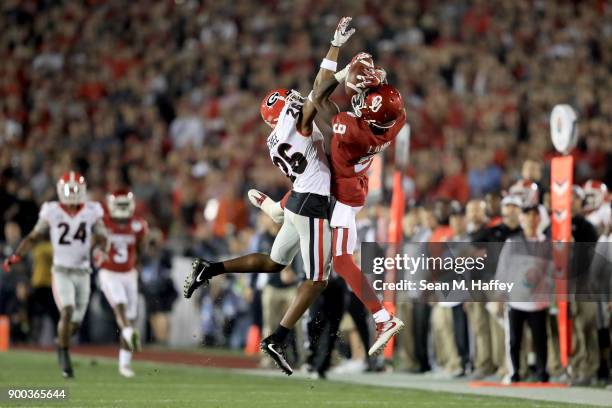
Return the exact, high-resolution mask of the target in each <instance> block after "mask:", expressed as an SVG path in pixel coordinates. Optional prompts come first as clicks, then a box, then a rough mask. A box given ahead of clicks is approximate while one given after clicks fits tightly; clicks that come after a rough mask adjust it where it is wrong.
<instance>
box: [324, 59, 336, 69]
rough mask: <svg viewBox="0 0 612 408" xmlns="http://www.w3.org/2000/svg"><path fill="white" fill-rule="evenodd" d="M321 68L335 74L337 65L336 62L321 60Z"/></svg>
mask: <svg viewBox="0 0 612 408" xmlns="http://www.w3.org/2000/svg"><path fill="white" fill-rule="evenodd" d="M321 68H323V69H327V70H328V71H332V72H336V69H337V68H338V63H337V62H336V61H332V60H329V59H327V58H323V61H321Z"/></svg>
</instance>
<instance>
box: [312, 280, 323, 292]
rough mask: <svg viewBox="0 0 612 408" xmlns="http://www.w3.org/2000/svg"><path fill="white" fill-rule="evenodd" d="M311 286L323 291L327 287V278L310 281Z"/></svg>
mask: <svg viewBox="0 0 612 408" xmlns="http://www.w3.org/2000/svg"><path fill="white" fill-rule="evenodd" d="M312 286H314V287H315V288H316V289H319V290H320V291H323V290H324V289H325V288H326V287H327V280H323V281H312Z"/></svg>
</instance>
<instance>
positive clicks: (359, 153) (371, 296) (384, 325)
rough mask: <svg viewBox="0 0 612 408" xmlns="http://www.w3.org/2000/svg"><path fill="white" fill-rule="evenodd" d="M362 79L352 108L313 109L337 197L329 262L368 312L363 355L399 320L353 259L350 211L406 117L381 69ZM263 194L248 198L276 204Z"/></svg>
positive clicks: (327, 86)
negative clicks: (323, 133)
mask: <svg viewBox="0 0 612 408" xmlns="http://www.w3.org/2000/svg"><path fill="white" fill-rule="evenodd" d="M335 57H337V54H336V55H335ZM371 59H372V57H371V56H370V55H369V54H367V53H359V54H357V55H356V56H355V57H354V58H353V60H352V61H351V63H350V64H349V65H347V67H345V68H344V69H343V70H342V71H340V72H338V73H336V74H334V73H333V72H331V71H328V73H327V74H326V75H324V77H323V79H322V84H321V86H320V87H319V88H317V90H318V91H319V92H321V93H322V94H325V95H330V94H331V92H330V90H333V89H334V88H335V87H336V86H337V85H338V84H340V83H342V82H344V81H345V80H346V79H347V75H348V74H349V72H350V70H351V66H352V65H353V64H357V63H360V62H361V61H362V60H365V61H367V63H366V64H365V65H373V64H372V63H370V62H369V61H371ZM334 61H335V60H334ZM362 79H363V80H362V82H361V84H362V85H363V86H359V87H357V88H355V87H351V89H353V90H357V92H356V93H355V94H354V95H353V96H352V98H351V105H352V112H339V113H337V112H336V113H335V114H334V112H330V110H329V109H325V108H324V107H322V106H321V107H320V109H319V115H320V118H322V120H323V121H324V122H327V123H331V125H332V131H333V136H332V138H331V148H330V159H331V167H332V179H331V192H332V195H333V196H334V197H335V198H336V200H337V201H336V203H335V206H334V208H333V210H332V216H331V220H330V226H331V228H332V230H333V233H332V259H333V267H334V270H335V271H336V273H338V275H340V276H341V277H342V278H343V279H344V280H345V281H346V282H347V283H348V285H349V286H350V287H351V289H353V292H354V293H355V294H356V295H357V296H358V297H359V299H360V300H361V301H362V303H363V304H364V305H365V306H366V307H367V308H368V310H369V311H370V312H371V313H372V315H373V317H374V321H375V322H376V332H377V336H376V339H375V340H374V343H373V344H372V346H371V347H370V350H369V351H368V354H369V355H373V354H376V353H378V352H380V351H382V349H383V348H384V346H385V345H386V344H387V342H388V341H389V340H390V339H391V338H392V337H393V336H394V335H395V334H397V333H398V332H399V331H400V330H401V329H402V328H403V326H404V323H403V322H402V321H401V320H400V319H398V318H397V317H394V316H392V315H391V314H390V313H389V312H388V311H387V310H386V309H385V308H384V306H383V305H382V302H381V301H380V300H379V299H378V297H377V296H376V292H375V291H374V289H373V288H372V286H371V285H370V283H369V282H368V280H367V278H366V277H365V276H364V274H363V272H362V271H361V269H360V268H359V267H358V266H357V264H356V263H355V261H354V259H353V252H354V250H355V246H356V243H357V227H356V222H355V217H356V215H357V213H358V212H359V211H360V210H361V209H362V208H363V206H364V204H365V199H366V197H367V194H368V174H367V171H368V169H369V168H370V165H371V164H372V160H373V159H374V155H376V154H377V153H380V152H381V151H383V150H384V149H386V148H387V147H388V146H389V145H390V144H391V142H392V141H393V140H394V139H395V137H396V136H397V135H398V133H399V131H400V130H401V128H402V127H403V126H404V123H405V122H406V111H405V109H404V103H403V101H402V96H401V95H400V93H399V91H398V90H397V89H395V88H394V87H392V86H390V85H387V84H386V83H385V82H386V73H385V71H384V70H382V69H380V68H374V67H372V68H371V69H369V70H366V71H365V75H364V76H363V78H362ZM313 97H314V98H313V100H314V101H320V100H322V99H323V98H321V97H320V95H313ZM317 108H319V106H317ZM257 193H259V192H257ZM259 194H263V193H259ZM252 195H253V196H254V195H255V193H249V198H251V196H252ZM266 198H267V197H266ZM268 200H269V199H268ZM268 200H263V202H264V203H265V204H266V206H265V208H264V206H263V205H257V203H256V202H253V200H252V199H251V202H253V203H254V204H255V205H256V206H258V207H260V208H262V209H263V210H264V211H266V210H270V209H275V208H276V207H277V206H275V205H272V204H271V203H269V202H267V201H268ZM266 212H267V213H269V214H270V216H272V217H273V218H274V217H275V216H277V215H278V214H276V213H275V212H273V211H266Z"/></svg>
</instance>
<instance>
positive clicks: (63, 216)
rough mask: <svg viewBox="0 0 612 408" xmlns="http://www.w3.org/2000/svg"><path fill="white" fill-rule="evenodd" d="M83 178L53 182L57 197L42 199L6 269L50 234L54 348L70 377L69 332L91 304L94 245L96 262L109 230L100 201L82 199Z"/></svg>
mask: <svg viewBox="0 0 612 408" xmlns="http://www.w3.org/2000/svg"><path fill="white" fill-rule="evenodd" d="M86 193H87V186H86V184H85V179H84V178H83V176H81V175H80V174H79V173H76V172H74V171H71V172H68V173H65V174H64V175H63V176H62V178H60V179H59V181H58V182H57V195H58V197H59V202H58V201H50V202H46V203H43V205H42V207H41V209H40V213H39V216H38V222H37V223H36V225H35V226H34V229H33V230H32V231H31V232H30V233H29V234H28V235H27V236H26V237H25V238H24V239H23V241H21V243H20V244H19V246H18V247H17V249H16V250H15V253H13V254H12V255H11V256H10V257H9V258H8V259H7V260H6V261H5V262H4V269H5V270H8V269H9V268H10V266H11V265H12V264H15V263H17V262H19V261H20V260H21V258H22V257H23V256H24V255H25V254H26V253H27V252H28V251H30V249H32V247H33V244H34V243H35V242H36V241H38V240H39V239H42V238H44V237H45V236H47V235H50V238H51V244H52V245H53V268H52V276H53V283H52V287H53V297H54V299H55V303H56V304H57V307H58V309H59V310H60V320H59V322H58V325H57V333H58V337H57V352H58V360H59V364H60V368H61V370H62V375H63V376H64V377H66V378H72V377H74V372H73V369H72V364H71V362H70V354H69V352H68V349H69V346H70V337H71V336H72V335H73V334H74V333H76V332H77V330H78V329H79V326H80V324H81V321H82V320H83V316H84V315H85V311H86V310H87V304H88V303H89V292H90V286H89V285H90V274H91V259H90V258H91V256H90V254H91V253H92V247H93V254H94V259H95V260H96V263H97V264H100V263H101V262H102V261H103V259H104V258H105V257H106V252H107V244H108V240H107V234H106V229H105V227H104V222H103V217H104V210H103V209H102V206H101V205H100V203H97V202H92V201H87V200H86Z"/></svg>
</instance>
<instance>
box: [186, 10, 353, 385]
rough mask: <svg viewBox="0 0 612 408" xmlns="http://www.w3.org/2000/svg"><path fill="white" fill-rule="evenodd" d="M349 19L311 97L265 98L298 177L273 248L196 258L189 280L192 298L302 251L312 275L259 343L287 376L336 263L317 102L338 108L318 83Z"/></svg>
mask: <svg viewBox="0 0 612 408" xmlns="http://www.w3.org/2000/svg"><path fill="white" fill-rule="evenodd" d="M350 21H351V19H350V18H348V17H344V18H342V19H341V20H340V22H339V24H338V26H337V28H336V31H335V33H334V38H333V39H332V41H331V47H330V49H329V51H328V53H327V56H326V58H325V59H324V60H323V62H322V63H321V69H320V70H319V73H318V75H317V78H316V79H315V84H314V87H313V92H312V93H311V96H309V98H308V99H306V98H303V97H301V95H300V94H299V93H297V92H295V91H287V90H285V89H279V90H274V91H272V92H270V93H269V94H268V95H267V96H266V97H265V98H264V100H263V101H262V103H261V107H260V112H261V115H262V118H263V119H264V121H265V122H266V123H267V124H268V125H269V126H270V127H272V129H273V130H272V133H271V134H270V136H269V137H268V140H267V143H268V148H269V149H270V158H271V159H272V162H273V163H274V165H276V166H277V167H279V168H280V169H281V171H282V172H283V173H284V174H285V175H286V176H287V177H289V178H290V179H291V180H292V181H293V189H292V191H291V192H290V194H289V197H288V199H287V201H286V204H285V209H284V214H283V218H284V222H283V225H282V227H281V229H280V231H279V233H278V235H277V236H276V239H275V241H274V244H273V246H272V250H271V253H270V254H269V255H267V254H259V253H253V254H249V255H245V256H241V257H239V258H235V259H231V260H228V261H225V262H209V261H207V260H204V259H195V260H194V261H193V264H192V270H191V273H189V274H188V275H187V277H186V279H185V286H184V296H185V297H186V298H190V297H191V295H192V294H193V292H194V291H195V290H196V289H197V288H198V287H200V286H206V285H207V284H208V281H209V280H210V279H211V278H213V277H214V276H217V275H220V274H223V273H252V272H268V273H278V272H280V271H281V270H283V269H284V268H285V267H286V266H287V265H288V264H289V263H290V262H291V261H292V260H293V258H294V257H295V255H296V254H297V252H298V250H299V251H300V252H301V255H302V259H303V261H304V266H305V268H304V269H305V271H306V274H307V278H308V279H307V280H306V281H305V282H303V283H302V284H301V285H300V287H299V288H298V292H297V295H296V297H295V299H294V301H293V302H292V304H291V305H290V306H289V309H288V310H287V312H286V313H285V315H284V317H283V319H282V320H281V322H280V324H279V326H278V328H277V329H276V330H275V331H274V333H272V334H270V335H269V336H268V337H266V338H265V339H264V340H263V341H262V342H261V345H260V347H261V349H262V351H264V352H265V353H266V354H268V355H269V356H270V357H271V358H272V359H273V360H274V361H275V362H276V364H277V365H278V366H279V368H281V370H283V371H284V372H285V374H287V375H291V374H292V373H293V370H292V368H291V366H290V365H289V364H288V362H287V360H286V357H285V352H284V349H285V340H286V338H287V335H288V333H289V332H290V330H291V329H292V328H293V327H294V326H295V324H296V323H297V321H298V320H299V318H300V317H301V316H302V315H303V314H304V312H305V311H306V310H307V309H308V307H309V306H310V305H311V304H312V302H313V301H314V299H316V297H317V296H318V295H319V294H320V293H321V292H322V291H323V289H325V287H326V285H327V278H328V275H329V271H330V267H331V265H330V258H331V230H330V228H329V220H328V218H329V207H330V170H329V163H328V161H327V157H326V155H325V150H324V140H323V135H322V134H321V131H320V130H319V129H318V128H317V126H316V125H315V123H314V118H315V115H316V114H317V109H316V108H315V103H316V104H317V106H321V107H322V108H323V109H328V108H329V109H335V110H337V109H336V107H335V105H333V103H332V102H329V100H328V98H329V94H325V93H323V92H321V91H320V89H319V86H320V84H321V82H322V80H323V79H324V78H325V77H327V76H330V75H333V72H334V71H335V70H336V63H335V62H333V61H335V60H336V59H337V55H338V52H339V48H340V47H341V46H342V45H343V44H344V43H345V42H346V41H347V40H348V39H349V37H350V36H351V35H352V34H353V33H354V32H355V29H349V27H348V26H349V23H350ZM326 71H327V72H326ZM331 91H333V89H332V90H331ZM331 91H330V93H331ZM265 198H266V197H265V196H262V197H260V199H261V200H265Z"/></svg>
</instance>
